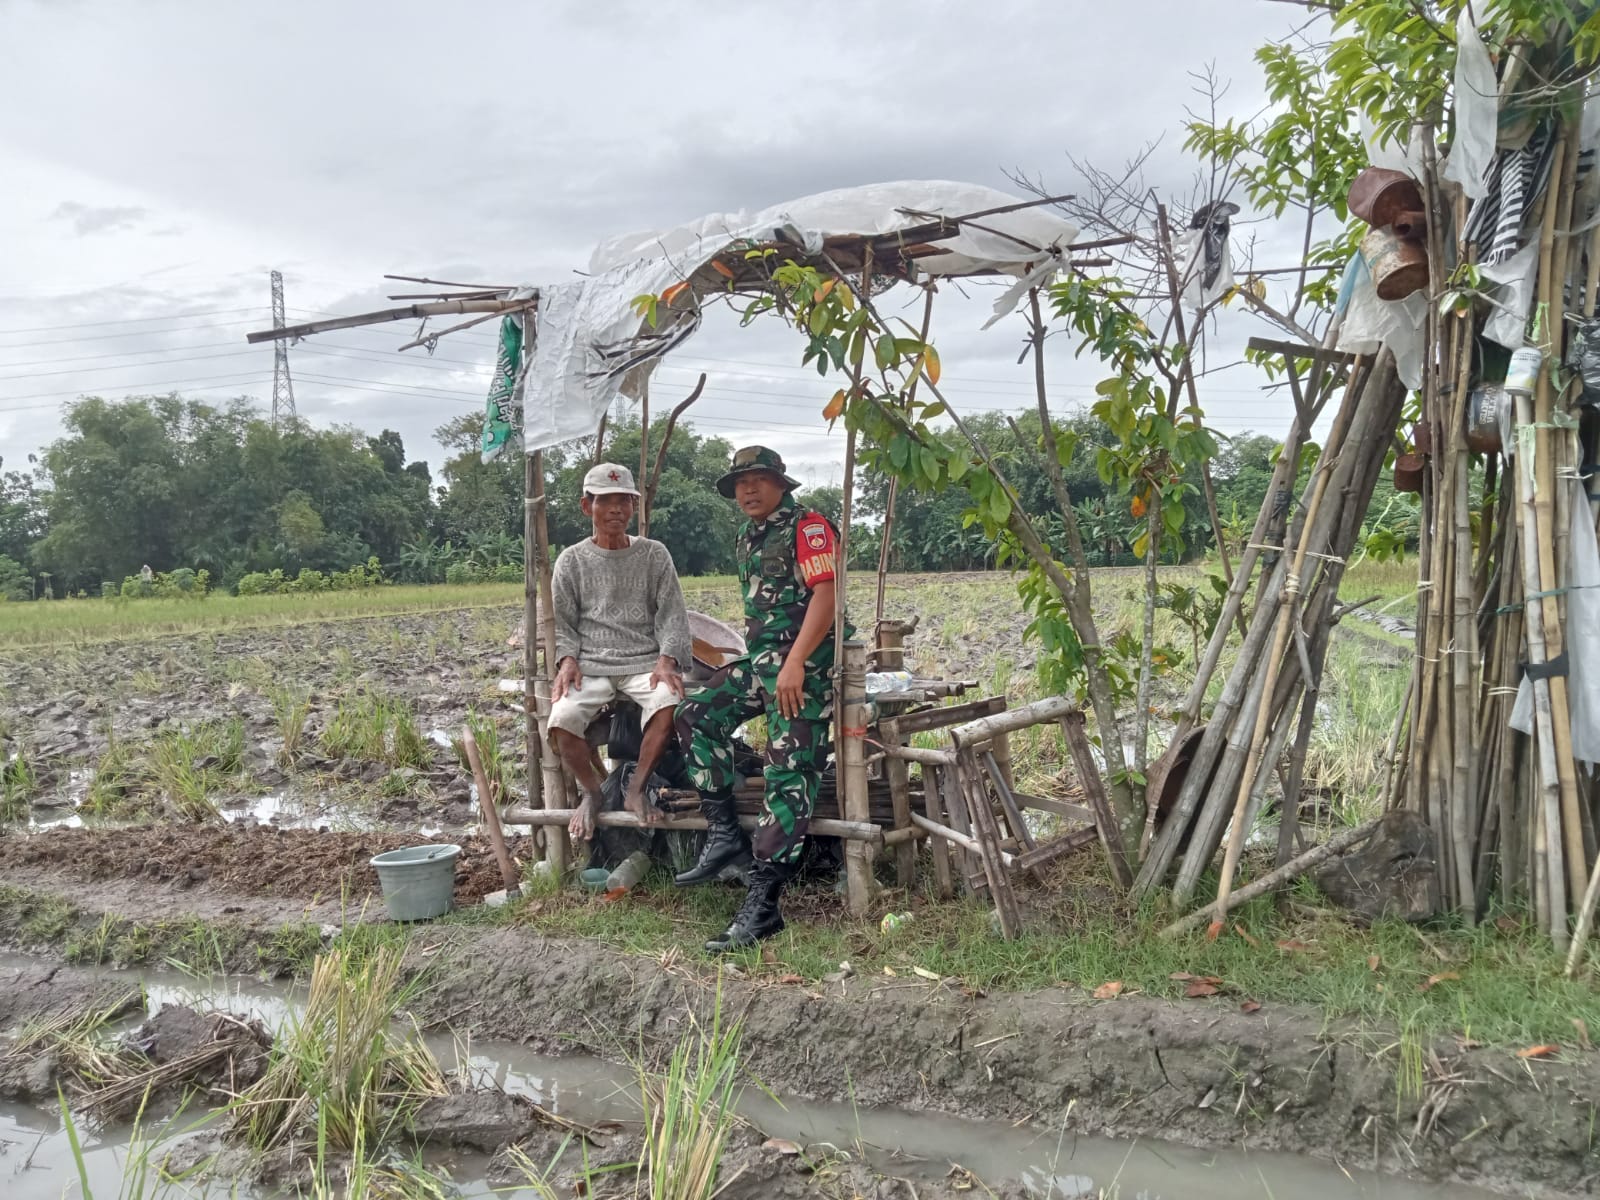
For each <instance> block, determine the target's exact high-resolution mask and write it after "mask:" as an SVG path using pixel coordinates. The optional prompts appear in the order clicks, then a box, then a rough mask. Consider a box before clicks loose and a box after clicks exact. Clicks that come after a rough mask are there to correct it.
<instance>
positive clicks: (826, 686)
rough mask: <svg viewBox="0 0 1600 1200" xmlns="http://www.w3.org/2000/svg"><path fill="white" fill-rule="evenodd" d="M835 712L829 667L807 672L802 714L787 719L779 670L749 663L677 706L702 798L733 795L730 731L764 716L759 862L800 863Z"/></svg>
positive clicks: (740, 661) (726, 670) (730, 667)
mask: <svg viewBox="0 0 1600 1200" xmlns="http://www.w3.org/2000/svg"><path fill="white" fill-rule="evenodd" d="M763 657H764V658H765V657H766V656H763ZM832 707H833V690H832V684H831V682H830V681H829V678H828V672H827V670H826V668H818V667H816V666H809V669H808V670H807V672H806V684H805V693H804V702H803V703H802V705H801V707H800V713H799V715H798V716H796V717H792V718H790V717H785V716H784V715H783V714H782V713H780V712H779V711H778V668H777V665H776V664H773V665H772V666H770V667H767V666H766V664H765V663H763V665H762V667H759V668H758V667H756V666H754V665H752V663H751V660H750V658H748V657H745V658H737V659H734V660H733V661H732V662H730V663H728V664H727V665H726V666H724V667H723V668H722V669H721V670H719V671H718V672H717V673H716V674H715V675H713V676H712V677H711V679H710V681H709V682H708V683H707V684H706V685H705V687H703V688H701V689H700V690H699V691H697V692H695V693H693V694H692V695H690V696H689V697H688V698H687V699H686V700H684V701H683V703H681V704H679V705H678V711H677V717H676V720H677V729H678V739H679V741H680V743H681V744H682V746H683V749H684V756H685V759H686V763H687V768H688V774H689V780H690V782H691V783H692V784H693V785H694V786H695V788H696V789H697V790H699V791H700V792H701V793H702V794H704V795H711V794H715V793H717V792H728V791H731V790H732V789H733V787H734V785H735V784H736V783H737V782H738V780H737V777H736V776H735V773H734V763H733V747H732V741H733V734H734V731H735V730H736V729H738V728H739V726H740V725H742V724H744V723H745V722H746V721H748V720H750V719H751V718H752V717H758V716H762V715H765V716H766V718H767V763H766V766H765V767H764V768H763V769H762V776H763V778H764V780H765V782H766V796H765V800H766V811H765V812H763V813H762V816H761V824H760V825H759V826H758V827H757V829H756V835H755V838H754V841H753V844H752V847H751V848H752V850H753V851H754V854H755V857H756V858H758V859H763V860H768V861H771V862H780V863H795V862H798V861H799V860H800V851H801V849H802V848H803V846H804V844H805V835H806V826H807V825H808V824H809V823H810V821H811V812H812V809H813V808H815V807H816V802H817V787H818V784H819V783H820V782H821V776H822V768H823V764H824V763H825V762H826V761H827V757H828V721H829V717H830V715H831V710H832Z"/></svg>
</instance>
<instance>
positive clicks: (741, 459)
mask: <svg viewBox="0 0 1600 1200" xmlns="http://www.w3.org/2000/svg"><path fill="white" fill-rule="evenodd" d="M751 471H765V472H767V474H769V475H776V476H777V477H778V478H779V479H781V480H783V484H784V487H785V488H786V489H787V490H789V491H791V492H792V491H794V489H795V488H797V487H799V486H800V481H799V480H798V479H791V478H789V476H788V475H786V474H785V473H784V470H783V458H782V456H780V455H779V454H778V452H777V451H776V450H769V449H768V448H767V447H765V446H746V447H745V448H744V449H743V450H735V451H734V452H733V465H732V466H730V467H729V468H728V473H727V474H726V475H724V476H722V478H720V479H718V480H717V491H719V492H721V493H722V494H723V495H724V496H726V497H727V498H728V499H729V500H732V499H733V485H734V481H735V480H737V479H738V478H739V476H741V475H748V474H750V472H751Z"/></svg>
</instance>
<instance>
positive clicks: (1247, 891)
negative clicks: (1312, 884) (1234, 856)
mask: <svg viewBox="0 0 1600 1200" xmlns="http://www.w3.org/2000/svg"><path fill="white" fill-rule="evenodd" d="M1377 827H1378V822H1377V821H1368V822H1367V823H1366V824H1365V825H1362V826H1360V827H1358V828H1356V829H1350V830H1346V831H1345V832H1344V833H1341V834H1339V835H1338V836H1337V837H1334V838H1330V839H1329V840H1327V841H1326V842H1321V843H1319V844H1318V845H1315V846H1313V847H1312V848H1311V849H1309V850H1307V851H1306V852H1305V853H1304V854H1302V855H1300V857H1299V858H1296V859H1293V860H1292V861H1290V862H1287V863H1285V864H1284V865H1283V866H1281V867H1279V868H1278V869H1277V870H1276V871H1270V872H1268V873H1267V874H1265V875H1263V876H1262V877H1261V878H1260V879H1257V880H1255V881H1253V882H1251V883H1248V884H1246V885H1245V886H1244V887H1242V888H1240V889H1239V891H1238V893H1237V894H1236V895H1235V896H1234V903H1235V904H1245V903H1248V902H1249V901H1251V900H1254V899H1255V898H1256V897H1257V896H1264V895H1266V894H1267V893H1268V892H1270V891H1272V890H1273V889H1274V888H1277V887H1281V886H1282V885H1283V884H1285V883H1288V882H1289V881H1290V880H1291V879H1294V878H1297V877H1298V876H1300V875H1303V874H1305V873H1306V872H1307V871H1309V870H1310V869H1311V868H1312V867H1314V866H1316V865H1317V864H1318V863H1320V862H1322V861H1323V860H1325V859H1329V858H1332V857H1333V856H1334V855H1335V854H1338V853H1340V852H1341V851H1344V850H1347V849H1348V848H1349V847H1351V846H1353V845H1355V844H1356V843H1357V842H1360V841H1362V840H1363V839H1365V838H1367V837H1370V836H1371V835H1372V833H1373V831H1374V830H1376V829H1377ZM1211 912H1212V907H1211V905H1209V904H1208V905H1206V906H1205V907H1204V908H1199V909H1196V910H1195V911H1194V912H1192V913H1189V914H1188V915H1187V916H1184V917H1179V918H1178V919H1177V920H1176V921H1174V922H1172V924H1170V925H1168V926H1167V927H1166V928H1165V929H1163V930H1162V931H1161V933H1160V936H1161V937H1164V938H1172V937H1177V936H1178V935H1179V934H1180V933H1187V932H1189V931H1190V930H1192V929H1199V928H1200V926H1202V925H1204V924H1205V923H1206V917H1207V916H1208V915H1210V914H1211Z"/></svg>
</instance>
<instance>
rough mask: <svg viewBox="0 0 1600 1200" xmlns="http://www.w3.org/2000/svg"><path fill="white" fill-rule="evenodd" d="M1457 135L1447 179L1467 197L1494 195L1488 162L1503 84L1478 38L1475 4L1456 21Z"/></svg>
mask: <svg viewBox="0 0 1600 1200" xmlns="http://www.w3.org/2000/svg"><path fill="white" fill-rule="evenodd" d="M1454 91H1455V137H1454V138H1453V139H1452V141H1451V143H1450V156H1449V157H1448V158H1447V159H1446V160H1445V164H1444V177H1445V178H1446V179H1453V180H1455V182H1457V183H1459V184H1460V185H1461V190H1462V191H1463V192H1465V193H1466V194H1467V197H1468V199H1471V200H1482V199H1483V198H1484V197H1485V196H1487V195H1488V194H1489V186H1488V182H1487V176H1488V170H1489V164H1490V163H1492V162H1493V161H1494V153H1495V139H1496V138H1497V137H1498V136H1499V119H1500V85H1499V83H1498V82H1497V81H1496V80H1495V75H1494V62H1493V61H1492V60H1491V59H1490V58H1489V50H1488V47H1486V46H1485V45H1484V44H1483V38H1481V37H1480V36H1478V24H1477V22H1476V21H1475V20H1474V19H1473V16H1472V6H1471V5H1470V4H1469V5H1466V6H1465V7H1463V8H1462V10H1461V14H1460V16H1458V17H1457V18H1456V74H1455V88H1454Z"/></svg>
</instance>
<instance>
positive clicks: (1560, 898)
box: [1515, 394, 1567, 950]
mask: <svg viewBox="0 0 1600 1200" xmlns="http://www.w3.org/2000/svg"><path fill="white" fill-rule="evenodd" d="M1516 404H1517V421H1518V424H1519V425H1521V426H1526V425H1529V424H1530V423H1531V422H1532V417H1533V404H1532V401H1531V399H1530V398H1529V397H1528V396H1527V395H1526V394H1518V395H1517V397H1516ZM1531 441H1532V439H1522V440H1521V441H1520V442H1519V445H1518V447H1517V449H1518V453H1517V459H1516V466H1515V470H1516V476H1517V489H1518V495H1519V496H1520V497H1521V501H1522V520H1523V537H1522V561H1523V568H1522V572H1523V574H1522V578H1523V592H1524V595H1525V596H1526V597H1527V598H1528V599H1527V603H1526V605H1525V607H1524V610H1523V619H1524V623H1525V629H1526V636H1527V644H1528V666H1529V667H1530V668H1535V669H1536V668H1539V667H1543V666H1544V665H1545V663H1547V662H1548V661H1549V654H1548V649H1547V647H1546V644H1545V638H1544V610H1543V605H1540V604H1537V603H1535V602H1534V601H1533V597H1534V596H1535V595H1537V593H1538V592H1539V589H1540V581H1539V566H1540V543H1541V542H1542V541H1544V539H1543V538H1542V537H1541V536H1540V534H1541V531H1540V529H1539V513H1538V500H1537V498H1536V494H1535V483H1534V474H1535V472H1536V470H1537V467H1536V466H1535V463H1531V462H1529V461H1528V459H1529V457H1530V456H1531V457H1533V458H1534V459H1535V460H1537V457H1538V455H1537V451H1536V450H1531V448H1530V442H1531ZM1552 682H1553V681H1552V680H1551V679H1549V678H1548V677H1545V676H1542V675H1538V674H1536V675H1535V676H1534V679H1533V705H1534V741H1535V743H1536V744H1537V748H1538V786H1539V791H1540V797H1541V805H1540V811H1539V824H1538V830H1537V833H1536V835H1535V850H1536V854H1535V859H1534V862H1535V866H1536V868H1537V869H1538V871H1539V873H1540V874H1542V875H1543V876H1544V884H1545V888H1546V889H1548V890H1547V891H1546V892H1545V894H1544V895H1543V896H1542V897H1541V899H1542V900H1543V903H1544V911H1545V913H1546V914H1547V915H1546V916H1545V918H1544V922H1545V928H1546V932H1548V933H1549V935H1550V938H1551V940H1552V942H1554V944H1555V946H1556V948H1557V949H1558V950H1564V949H1566V947H1567V918H1566V879H1565V870H1564V865H1563V858H1564V855H1563V844H1562V838H1561V801H1562V797H1561V778H1560V773H1559V769H1558V766H1557V750H1556V742H1555V729H1554V723H1555V718H1554V714H1553V711H1552V706H1551V690H1552V689H1551V686H1550V685H1551V683H1552ZM1540 843H1542V845H1541V844H1540Z"/></svg>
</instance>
